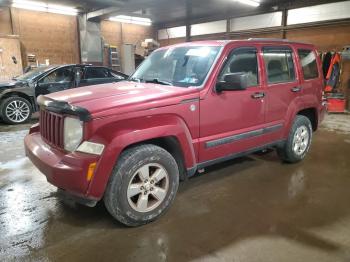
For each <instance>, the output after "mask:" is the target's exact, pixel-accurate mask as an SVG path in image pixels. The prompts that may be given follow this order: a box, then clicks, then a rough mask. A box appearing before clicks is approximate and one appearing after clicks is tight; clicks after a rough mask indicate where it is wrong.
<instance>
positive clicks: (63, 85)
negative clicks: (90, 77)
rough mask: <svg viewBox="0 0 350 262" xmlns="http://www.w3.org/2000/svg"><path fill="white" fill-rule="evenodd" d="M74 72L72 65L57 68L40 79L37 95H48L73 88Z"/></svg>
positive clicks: (36, 89) (36, 90) (36, 88)
mask: <svg viewBox="0 0 350 262" xmlns="http://www.w3.org/2000/svg"><path fill="white" fill-rule="evenodd" d="M74 74H75V73H74V69H73V67H72V66H65V67H61V68H58V69H56V70H55V71H53V72H51V73H49V74H48V75H47V76H45V77H43V78H42V79H40V80H39V81H38V83H37V85H36V87H35V95H36V96H39V95H47V94H51V93H55V92H58V91H63V90H66V89H70V88H72V87H73V86H74Z"/></svg>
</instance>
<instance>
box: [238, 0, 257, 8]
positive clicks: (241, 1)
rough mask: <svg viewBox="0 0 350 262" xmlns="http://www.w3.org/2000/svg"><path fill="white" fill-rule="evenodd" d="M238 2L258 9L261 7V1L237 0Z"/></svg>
mask: <svg viewBox="0 0 350 262" xmlns="http://www.w3.org/2000/svg"><path fill="white" fill-rule="evenodd" d="M235 1H237V2H240V3H242V4H246V5H250V6H254V7H258V6H259V5H260V0H235Z"/></svg>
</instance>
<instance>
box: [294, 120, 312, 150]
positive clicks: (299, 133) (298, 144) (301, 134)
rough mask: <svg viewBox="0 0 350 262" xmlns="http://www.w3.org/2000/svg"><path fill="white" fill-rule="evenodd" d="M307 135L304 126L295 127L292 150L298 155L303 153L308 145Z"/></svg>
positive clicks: (307, 132)
mask: <svg viewBox="0 0 350 262" xmlns="http://www.w3.org/2000/svg"><path fill="white" fill-rule="evenodd" d="M309 137H310V134H309V130H308V128H307V127H306V126H304V125H303V126H300V127H298V128H297V130H296V131H295V133H294V137H293V151H294V153H295V154H296V155H298V156H300V155H302V154H303V153H305V151H306V149H307V147H308V145H309Z"/></svg>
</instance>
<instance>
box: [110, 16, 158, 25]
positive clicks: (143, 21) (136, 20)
mask: <svg viewBox="0 0 350 262" xmlns="http://www.w3.org/2000/svg"><path fill="white" fill-rule="evenodd" d="M109 20H111V21H114V22H121V23H128V24H137V25H146V26H150V25H151V24H152V20H151V19H149V18H144V17H136V16H128V15H117V16H113V17H110V18H109Z"/></svg>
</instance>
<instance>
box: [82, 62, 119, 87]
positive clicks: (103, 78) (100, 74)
mask: <svg viewBox="0 0 350 262" xmlns="http://www.w3.org/2000/svg"><path fill="white" fill-rule="evenodd" d="M115 81H116V80H115V78H114V77H113V76H112V75H111V73H110V70H109V69H108V68H105V67H94V66H88V67H86V68H85V72H84V75H83V78H82V79H81V81H80V84H79V86H88V85H98V84H104V83H111V82H115Z"/></svg>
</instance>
